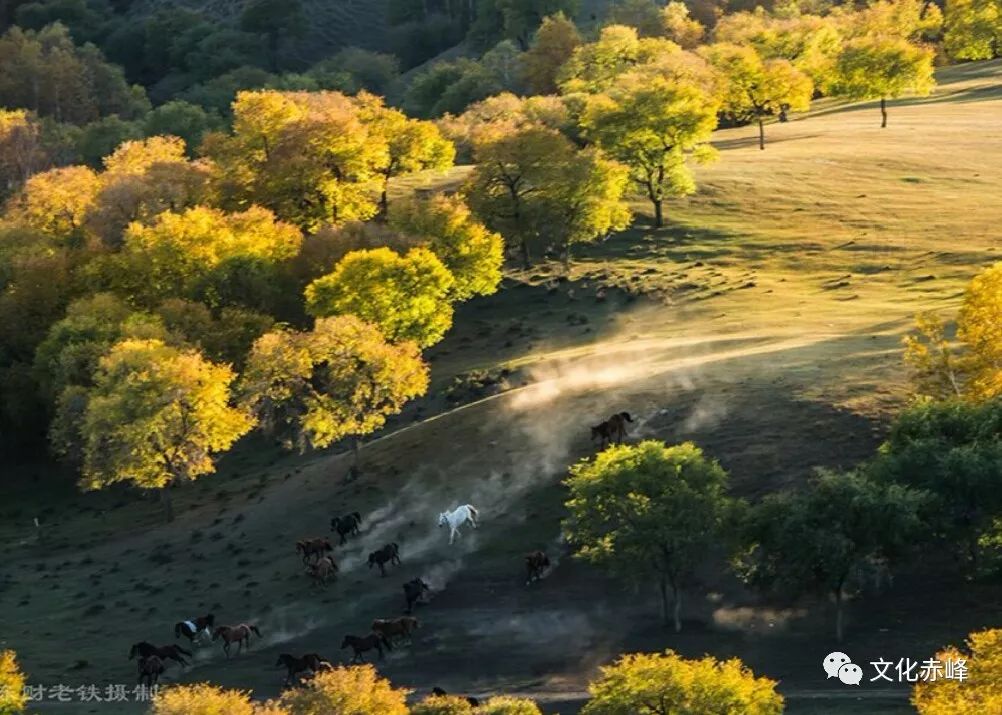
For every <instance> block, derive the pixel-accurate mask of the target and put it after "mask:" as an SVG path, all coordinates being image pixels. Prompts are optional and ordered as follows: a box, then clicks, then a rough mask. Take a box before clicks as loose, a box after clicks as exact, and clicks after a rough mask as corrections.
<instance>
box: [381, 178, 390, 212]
mask: <svg viewBox="0 0 1002 715" xmlns="http://www.w3.org/2000/svg"><path fill="white" fill-rule="evenodd" d="M389 190H390V177H388V176H386V177H384V178H383V190H382V192H381V193H380V194H379V216H380V218H382V219H383V220H386V218H387V217H388V216H389V213H390V199H389V196H388V194H389Z"/></svg>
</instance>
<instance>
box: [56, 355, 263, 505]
mask: <svg viewBox="0 0 1002 715" xmlns="http://www.w3.org/2000/svg"><path fill="white" fill-rule="evenodd" d="M235 377H236V375H235V374H234V372H233V370H232V369H231V368H230V367H229V366H227V365H215V364H213V363H211V362H209V361H207V360H205V359H204V358H203V357H202V356H201V355H200V354H199V353H198V352H197V351H194V350H180V349H178V348H174V347H171V346H169V345H166V344H165V343H164V342H163V341H160V340H136V339H128V340H122V341H121V342H119V343H117V344H115V345H114V346H113V347H112V348H111V350H110V351H109V352H108V354H107V355H105V356H104V357H103V358H101V360H100V361H99V363H98V370H97V373H96V375H95V376H94V385H93V387H90V388H79V392H78V394H77V397H78V398H79V399H78V400H76V401H74V402H73V403H72V405H70V404H61V407H62V408H63V409H70V408H71V406H72V409H74V410H76V412H77V414H78V419H57V420H56V421H55V423H54V427H53V431H52V434H51V438H52V441H53V444H54V446H55V447H56V450H57V451H60V452H63V453H74V452H78V453H79V454H80V455H81V456H82V473H83V474H82V477H81V480H80V484H81V486H82V487H83V488H84V489H102V488H104V487H106V486H108V485H110V484H115V483H118V482H129V483H132V484H134V485H135V486H138V487H140V488H142V489H155V490H158V491H159V492H160V494H161V496H162V498H163V502H164V509H165V514H166V517H167V520H168V521H170V520H172V519H173V517H174V512H173V509H172V506H171V500H170V491H169V490H170V488H171V487H172V486H174V485H176V484H180V483H183V482H186V481H190V480H193V479H197V478H198V477H200V476H203V475H205V474H211V473H212V472H214V471H215V455H216V454H218V453H220V452H225V451H227V450H228V449H229V448H230V447H231V446H232V445H233V443H234V442H236V440H237V439H239V438H240V437H241V436H243V435H244V434H246V433H247V432H248V431H249V430H250V429H251V427H252V426H253V424H254V420H253V418H252V417H251V416H250V415H249V414H248V413H247V412H246V411H244V410H242V409H236V408H235V407H233V406H232V405H231V404H230V384H231V383H232V382H233V380H234V379H235Z"/></svg>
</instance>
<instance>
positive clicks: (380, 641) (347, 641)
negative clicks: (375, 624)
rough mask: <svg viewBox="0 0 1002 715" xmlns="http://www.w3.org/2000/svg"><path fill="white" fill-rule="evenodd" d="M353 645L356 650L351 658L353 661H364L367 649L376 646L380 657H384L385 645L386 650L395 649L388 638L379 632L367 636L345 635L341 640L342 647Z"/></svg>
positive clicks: (352, 647)
mask: <svg viewBox="0 0 1002 715" xmlns="http://www.w3.org/2000/svg"><path fill="white" fill-rule="evenodd" d="M349 646H350V647H351V649H352V650H353V651H355V657H354V658H352V659H351V662H352V663H364V662H365V657H364V656H363V655H362V654H363V653H365V651H367V650H372V649H373V648H375V649H376V650H377V651H378V652H379V658H380V660H382V658H383V646H385V647H386V650H393V646H392V645H390V642H389V641H388V640H387V639H386V637H385V636H381V635H380V634H378V633H370V634H369V635H367V636H364V637H362V638H359V637H358V636H350V635H349V636H345V637H344V640H343V641H341V649H342V650H344V649H345V648H348V647H349Z"/></svg>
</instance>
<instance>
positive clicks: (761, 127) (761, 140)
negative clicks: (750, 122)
mask: <svg viewBox="0 0 1002 715" xmlns="http://www.w3.org/2000/svg"><path fill="white" fill-rule="evenodd" d="M758 148H759V149H762V150H763V151H764V150H765V122H763V121H762V117H759V118H758Z"/></svg>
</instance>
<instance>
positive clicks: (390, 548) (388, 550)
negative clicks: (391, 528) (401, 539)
mask: <svg viewBox="0 0 1002 715" xmlns="http://www.w3.org/2000/svg"><path fill="white" fill-rule="evenodd" d="M387 563H391V564H399V563H400V547H399V546H397V545H396V544H387V545H386V546H384V547H383V548H381V549H379V551H373V552H372V553H371V554H369V568H370V569H371V568H372V567H373V566H379V575H380V576H385V575H386V564H387Z"/></svg>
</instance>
